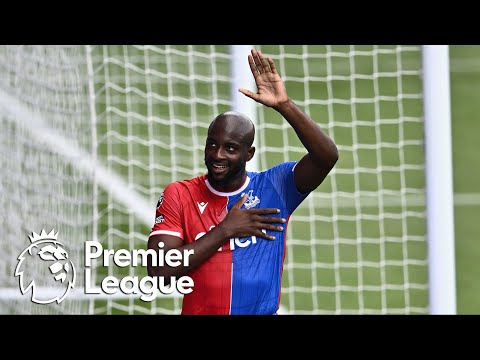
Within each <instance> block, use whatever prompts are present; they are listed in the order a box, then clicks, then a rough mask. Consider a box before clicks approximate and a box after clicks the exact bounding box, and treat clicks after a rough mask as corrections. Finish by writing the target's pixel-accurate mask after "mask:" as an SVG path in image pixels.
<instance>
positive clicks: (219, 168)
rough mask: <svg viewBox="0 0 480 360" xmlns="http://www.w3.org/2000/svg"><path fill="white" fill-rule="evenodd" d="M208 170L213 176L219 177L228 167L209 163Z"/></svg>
mask: <svg viewBox="0 0 480 360" xmlns="http://www.w3.org/2000/svg"><path fill="white" fill-rule="evenodd" d="M210 170H211V171H212V172H213V173H214V174H215V175H221V174H223V173H226V172H227V170H228V165H224V164H214V163H210Z"/></svg>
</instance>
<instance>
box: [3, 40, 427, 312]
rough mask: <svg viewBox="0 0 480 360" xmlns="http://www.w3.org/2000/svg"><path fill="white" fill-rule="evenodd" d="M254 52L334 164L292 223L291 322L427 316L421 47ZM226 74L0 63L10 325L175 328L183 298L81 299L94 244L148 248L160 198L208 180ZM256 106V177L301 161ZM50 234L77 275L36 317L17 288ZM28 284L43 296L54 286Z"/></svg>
mask: <svg viewBox="0 0 480 360" xmlns="http://www.w3.org/2000/svg"><path fill="white" fill-rule="evenodd" d="M254 47H255V48H257V49H260V50H262V52H263V53H264V54H265V55H268V56H271V57H272V58H273V59H274V61H275V62H276V64H277V68H278V71H279V73H280V75H281V76H282V78H283V80H284V82H285V85H286V88H287V91H288V93H289V96H290V97H291V98H292V99H294V101H295V102H296V103H297V104H298V105H299V106H300V107H301V108H302V109H303V110H305V112H306V113H308V114H309V115H310V116H311V117H312V118H313V119H314V120H315V121H317V122H318V124H319V125H320V126H321V127H322V128H323V129H324V130H325V131H326V132H327V133H328V134H329V135H330V136H331V137H332V138H333V139H334V141H335V143H336V144H337V146H338V149H339V154H340V159H339V162H338V163H337V165H336V167H335V168H334V170H333V171H332V172H331V173H330V174H329V176H328V177H327V179H326V180H325V182H324V183H323V184H322V185H320V187H319V188H318V189H317V190H315V191H314V192H313V193H312V194H311V195H310V196H309V197H308V198H307V199H306V200H305V201H304V203H302V204H301V205H300V207H299V208H298V209H297V210H296V211H295V212H294V214H293V215H292V217H291V219H290V224H289V227H288V234H287V253H286V258H285V264H284V272H283V283H282V297H281V304H282V305H281V311H280V312H281V313H286V314H411V313H426V312H427V311H428V310H427V308H428V280H427V275H428V268H427V239H426V221H425V218H426V216H425V200H424V190H425V175H424V173H425V171H424V153H423V117H422V82H421V64H422V59H421V47H419V46H384V45H382V46H374V45H372V46H357V45H355V46H346V45H345V46H316V45H305V46H301V45H288V46H286V45H285V46H282V45H275V46H274V45H268V46H265V45H254ZM232 60H234V59H233V56H232V47H230V46H217V45H210V46H207V45H205V46H203V45H182V46H167V45H162V46H134V45H131V46H126V45H125V46H111V45H108V46H107V45H105V46H2V47H0V74H1V75H0V122H1V127H2V132H0V149H1V151H2V154H3V156H2V158H1V160H0V161H1V166H2V172H1V182H0V192H1V196H0V202H1V205H2V208H3V209H4V215H3V216H2V217H1V220H0V224H1V226H2V229H3V232H4V233H3V236H2V237H1V238H0V243H1V245H2V270H1V271H0V293H1V294H2V295H0V311H1V312H2V313H55V312H61V313H91V314H134V313H135V314H178V313H179V312H180V307H181V300H182V299H181V297H180V296H178V295H172V296H159V297H157V298H156V299H155V300H153V301H143V300H141V299H140V298H139V296H137V295H127V294H122V293H120V292H118V293H116V294H112V295H109V296H101V295H99V296H94V295H87V294H85V292H84V291H83V289H84V287H85V286H86V285H85V284H86V279H85V272H84V254H83V252H84V244H85V242H86V241H89V240H93V241H98V242H100V243H101V244H102V246H103V248H104V249H114V250H115V249H144V248H145V247H146V240H147V238H148V234H149V231H150V228H151V226H152V225H153V221H154V214H155V205H156V203H157V201H158V197H159V195H160V193H161V192H162V191H163V189H164V188H165V186H166V185H167V184H169V183H170V182H172V181H175V180H181V179H187V178H191V177H194V176H197V175H200V174H203V173H204V171H205V168H204V164H203V149H204V141H205V138H206V134H207V128H208V125H209V124H210V122H211V120H212V119H213V118H214V117H215V116H216V115H218V114H219V113H221V112H223V111H227V110H230V109H231V107H232V104H233V102H234V100H233V99H232V96H231V94H232V93H233V92H232V71H233V69H232V66H233V65H232V64H233V63H234V62H233V61H232ZM236 60H237V61H236V62H238V59H236ZM241 62H243V63H244V66H248V63H247V59H246V58H245V59H241ZM241 62H240V63H241ZM237 80H239V84H240V86H239V87H246V88H251V79H250V78H248V79H237ZM242 81H244V85H241V84H242ZM235 90H236V89H235ZM251 90H254V91H255V90H256V89H254V88H251ZM240 95H241V94H240ZM252 101H253V100H252ZM253 106H254V116H253V117H254V119H253V120H254V121H255V122H256V127H257V138H256V142H257V143H256V146H257V151H256V155H255V157H256V161H257V165H256V166H257V167H258V170H263V169H266V168H268V167H270V166H273V165H275V164H277V163H279V162H282V161H289V160H298V159H300V158H301V157H302V156H303V155H304V153H305V149H304V148H303V146H302V144H301V143H300V142H299V140H298V139H297V137H296V135H295V133H294V131H293V130H292V129H291V127H290V126H289V125H288V123H286V122H285V121H284V120H283V119H282V118H281V117H280V116H279V115H278V114H277V113H276V112H275V111H273V110H272V109H269V108H265V107H263V106H262V105H260V104H256V103H255V105H253ZM42 229H45V231H47V232H48V231H50V230H51V229H55V231H58V239H59V241H61V242H62V243H63V244H64V245H65V248H66V249H67V250H68V253H69V255H70V259H71V261H72V263H73V264H75V266H76V274H77V279H76V284H75V288H74V289H72V291H71V293H69V294H68V296H67V297H66V298H65V301H63V302H61V304H57V303H51V304H47V305H40V304H35V303H33V302H32V301H30V295H29V294H28V293H26V294H25V295H22V294H21V292H20V290H19V281H20V279H19V277H18V276H14V272H15V269H16V268H17V267H18V266H17V265H18V263H19V259H18V257H19V255H20V253H21V252H22V251H23V250H24V249H25V248H26V247H27V246H28V245H29V243H30V239H29V237H28V235H32V232H36V233H39V232H40V231H41V230H42ZM91 270H92V271H91V274H90V273H89V274H88V276H89V279H87V281H89V282H90V283H91V285H92V284H93V285H92V286H97V287H98V286H99V283H100V282H101V281H102V279H104V278H106V277H107V276H109V275H110V276H113V277H117V278H122V277H125V276H132V277H140V278H141V277H143V276H146V275H147V273H146V269H145V267H142V266H138V267H118V266H102V264H101V262H100V261H97V262H96V265H95V266H92V269H91ZM31 271H32V274H34V275H35V276H34V278H35V280H36V285H38V286H37V287H38V288H41V289H44V288H45V289H48V287H49V283H48V281H49V280H48V279H50V278H51V276H52V274H51V272H49V269H48V268H46V267H45V266H44V264H43V263H41V262H37V263H35V265H33V268H32V269H31ZM90 275H91V277H90ZM37 279H38V280H37ZM23 280H24V281H26V280H25V279H23ZM54 290H55V289H53V290H52V289H50V290H49V291H51V292H53V291H54ZM45 291H46V292H45V296H48V294H50V293H49V292H48V291H47V290H45Z"/></svg>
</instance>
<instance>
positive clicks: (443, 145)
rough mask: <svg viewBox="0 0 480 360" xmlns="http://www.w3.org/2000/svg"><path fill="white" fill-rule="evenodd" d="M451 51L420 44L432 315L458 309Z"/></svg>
mask: <svg viewBox="0 0 480 360" xmlns="http://www.w3.org/2000/svg"><path fill="white" fill-rule="evenodd" d="M448 50H449V49H448V45H424V46H423V47H422V62H423V66H422V67H423V97H424V116H425V130H424V131H425V166H426V205H427V237H428V273H429V312H430V314H434V315H436V314H438V315H440V314H441V315H452V314H455V313H456V285H455V236H454V220H453V219H454V208H453V180H452V178H453V174H452V173H453V171H452V134H451V111H450V69H449V51H448Z"/></svg>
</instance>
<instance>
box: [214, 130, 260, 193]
mask: <svg viewBox="0 0 480 360" xmlns="http://www.w3.org/2000/svg"><path fill="white" fill-rule="evenodd" d="M242 139H243V135H242V134H241V133H239V132H238V131H236V130H235V129H229V128H228V126H227V127H225V126H214V127H213V128H212V129H210V131H209V132H208V137H207V140H206V143H205V165H206V167H207V169H208V179H209V181H210V183H211V184H212V185H214V186H216V188H217V189H218V190H221V191H225V192H229V191H233V190H236V189H238V188H239V187H240V186H241V185H242V184H243V182H244V181H245V166H246V162H247V161H248V160H250V158H251V155H250V154H251V150H250V148H249V147H248V146H247V145H246V144H245V143H244V142H242ZM252 155H253V154H252Z"/></svg>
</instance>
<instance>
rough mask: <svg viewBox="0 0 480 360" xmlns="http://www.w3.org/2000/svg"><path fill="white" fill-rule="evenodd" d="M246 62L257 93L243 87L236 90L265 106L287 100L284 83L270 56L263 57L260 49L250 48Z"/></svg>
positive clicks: (272, 105) (271, 105)
mask: <svg viewBox="0 0 480 360" xmlns="http://www.w3.org/2000/svg"><path fill="white" fill-rule="evenodd" d="M248 64H249V65H250V70H251V71H252V74H253V77H254V78H255V83H256V84H257V93H254V92H252V91H250V90H247V89H243V88H241V89H238V91H240V92H241V93H242V94H244V95H245V96H248V97H249V98H251V99H253V100H255V101H257V102H259V103H261V104H263V105H265V106H269V107H273V108H275V107H277V106H279V105H281V104H283V103H286V102H287V101H288V100H289V98H288V95H287V90H286V89H285V85H284V84H283V81H282V78H281V77H280V75H279V74H278V72H277V68H276V67H275V64H274V62H273V60H272V58H271V57H267V59H265V58H264V57H263V54H262V52H261V51H257V50H255V49H252V51H251V55H248Z"/></svg>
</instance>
